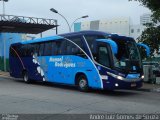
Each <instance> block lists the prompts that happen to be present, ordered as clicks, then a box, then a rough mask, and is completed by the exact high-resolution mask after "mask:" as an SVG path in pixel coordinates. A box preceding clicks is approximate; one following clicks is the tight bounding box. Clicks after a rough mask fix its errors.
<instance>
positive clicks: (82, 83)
mask: <svg viewBox="0 0 160 120" xmlns="http://www.w3.org/2000/svg"><path fill="white" fill-rule="evenodd" d="M86 86H87V81H86V80H85V79H81V80H80V81H79V87H80V88H82V89H83V88H85V87H86Z"/></svg>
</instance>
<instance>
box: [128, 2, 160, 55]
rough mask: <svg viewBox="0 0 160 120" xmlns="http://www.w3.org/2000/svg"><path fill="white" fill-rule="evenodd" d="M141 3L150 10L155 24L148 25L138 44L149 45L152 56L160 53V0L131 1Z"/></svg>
mask: <svg viewBox="0 0 160 120" xmlns="http://www.w3.org/2000/svg"><path fill="white" fill-rule="evenodd" d="M129 1H139V2H140V3H141V4H142V5H143V6H145V7H147V8H149V9H150V10H151V11H152V13H153V14H152V19H153V22H154V23H153V24H147V25H146V27H147V28H146V29H145V30H144V31H143V32H142V35H141V36H140V37H139V38H138V42H142V43H145V44H147V45H148V46H149V47H150V49H151V55H152V56H154V55H153V53H158V51H159V48H160V24H159V25H157V24H156V23H158V22H160V0H129Z"/></svg>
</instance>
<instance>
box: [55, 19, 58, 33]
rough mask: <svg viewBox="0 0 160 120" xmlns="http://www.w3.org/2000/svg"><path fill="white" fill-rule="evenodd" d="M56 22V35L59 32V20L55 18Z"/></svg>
mask: <svg viewBox="0 0 160 120" xmlns="http://www.w3.org/2000/svg"><path fill="white" fill-rule="evenodd" d="M55 23H56V35H57V34H58V21H57V20H55Z"/></svg>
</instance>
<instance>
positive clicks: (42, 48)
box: [38, 43, 44, 56]
mask: <svg viewBox="0 0 160 120" xmlns="http://www.w3.org/2000/svg"><path fill="white" fill-rule="evenodd" d="M38 55H39V56H44V43H40V44H39V53H38Z"/></svg>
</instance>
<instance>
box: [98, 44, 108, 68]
mask: <svg viewBox="0 0 160 120" xmlns="http://www.w3.org/2000/svg"><path fill="white" fill-rule="evenodd" d="M98 62H99V63H100V64H102V65H104V66H107V67H109V66H110V65H109V54H108V49H107V47H105V46H100V47H99V49H98Z"/></svg>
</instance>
